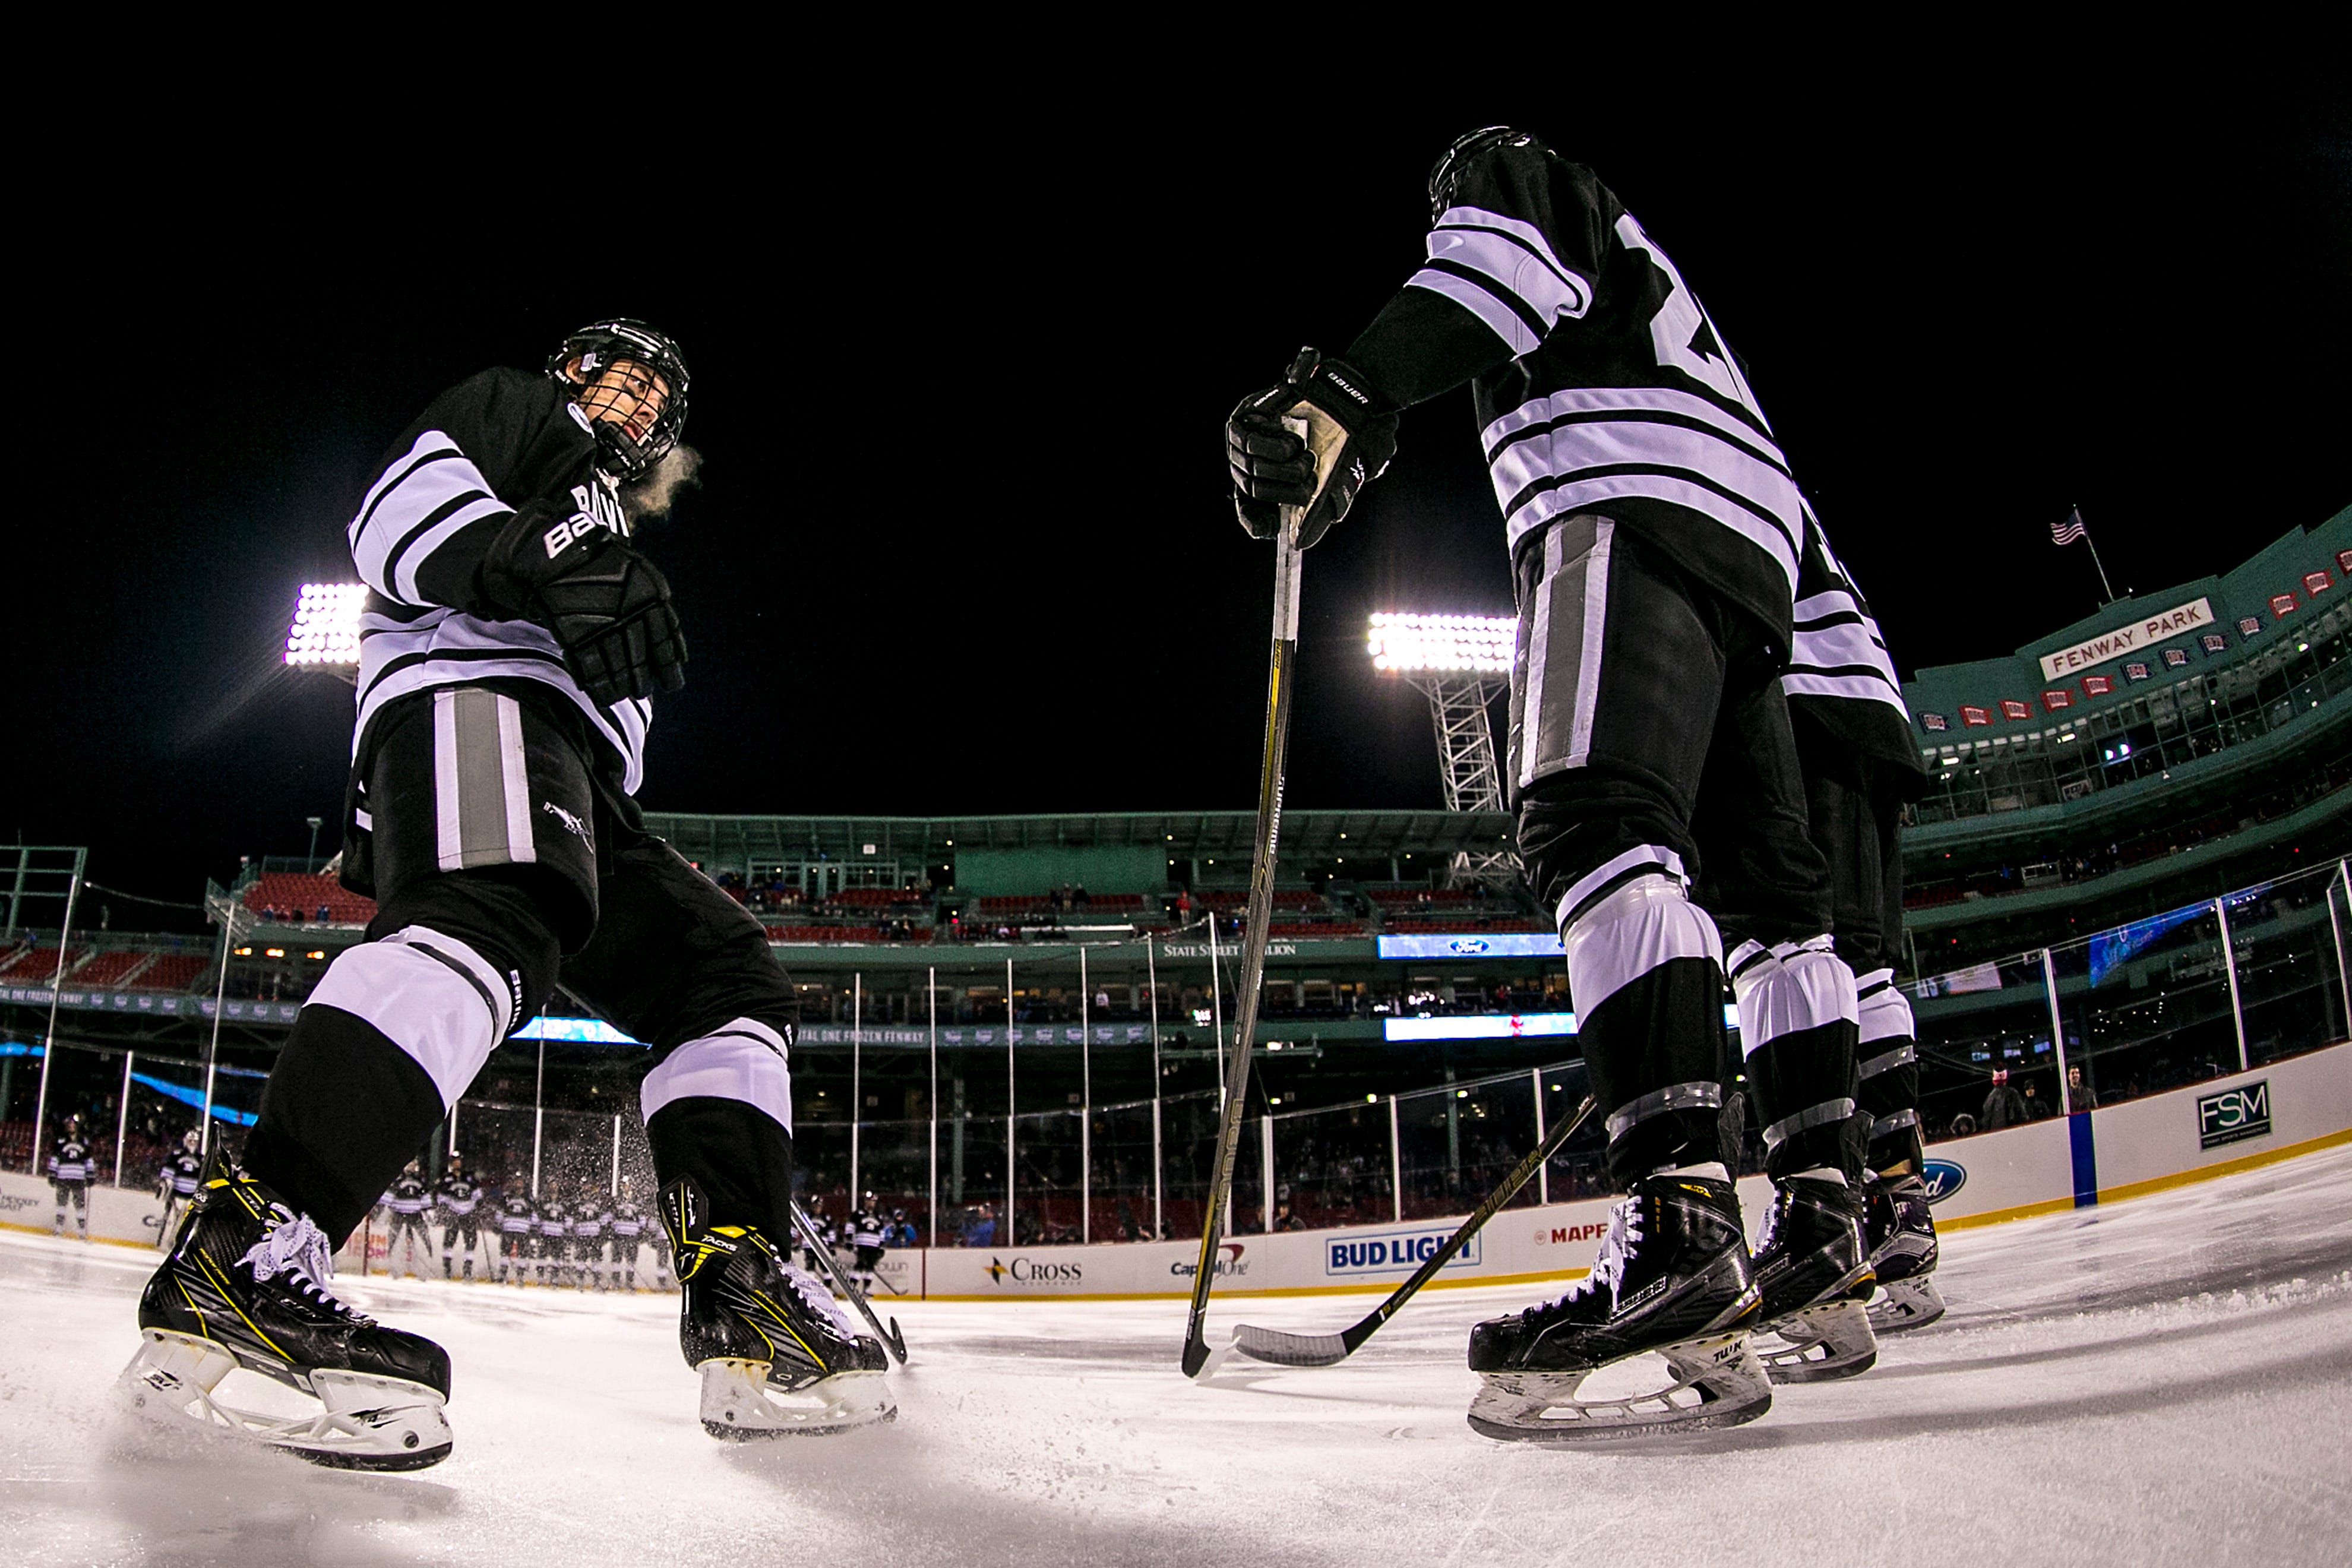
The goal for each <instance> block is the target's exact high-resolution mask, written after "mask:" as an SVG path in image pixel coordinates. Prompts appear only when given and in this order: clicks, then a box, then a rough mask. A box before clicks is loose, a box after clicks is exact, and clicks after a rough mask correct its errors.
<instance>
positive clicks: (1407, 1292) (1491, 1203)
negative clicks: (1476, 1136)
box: [1234, 1094, 1592, 1366]
mask: <svg viewBox="0 0 2352 1568" xmlns="http://www.w3.org/2000/svg"><path fill="white" fill-rule="evenodd" d="M1591 1114H1592V1097H1591V1095H1589V1094H1588V1095H1586V1096H1585V1097H1584V1103H1583V1104H1581V1105H1580V1106H1578V1107H1577V1108H1576V1114H1575V1115H1573V1116H1571V1117H1570V1118H1569V1119H1568V1120H1567V1121H1563V1122H1561V1123H1560V1124H1559V1125H1558V1126H1557V1127H1554V1128H1553V1129H1552V1130H1551V1131H1549V1132H1547V1133H1545V1134H1544V1137H1543V1142H1540V1143H1538V1144H1537V1145H1536V1147H1535V1152H1533V1153H1531V1154H1529V1155H1528V1157H1527V1158H1526V1159H1524V1160H1522V1161H1520V1162H1519V1163H1517V1165H1515V1166H1513V1167H1512V1168H1511V1173H1510V1174H1509V1175H1507V1176H1505V1177H1504V1178H1503V1181H1502V1184H1501V1185H1500V1186H1497V1187H1496V1189H1495V1190H1494V1191H1493V1192H1491V1193H1488V1194H1486V1202H1485V1203H1482V1204H1480V1205H1478V1206H1477V1208H1476V1209H1475V1210H1473V1211H1472V1213H1471V1215H1470V1217H1469V1218H1468V1219H1465V1220H1464V1221H1463V1222H1462V1224H1461V1226H1459V1227H1458V1228H1456V1229H1455V1231H1454V1234H1453V1235H1452V1236H1449V1237H1446V1238H1445V1245H1444V1247H1439V1248H1438V1249H1437V1250H1436V1251H1435V1252H1433V1253H1431V1254H1430V1255H1429V1256H1428V1257H1427V1258H1423V1260H1422V1265H1421V1267H1420V1268H1416V1269H1414V1270H1413V1271H1412V1279H1408V1280H1406V1281H1405V1282H1404V1283H1403V1284H1402V1285H1400V1286H1398V1287H1397V1288H1396V1289H1394V1290H1393V1291H1391V1292H1390V1294H1389V1299H1388V1300H1385V1301H1382V1302H1381V1304H1380V1305H1379V1306H1377V1307H1375V1308H1373V1309H1372V1310H1370V1312H1369V1313H1367V1314H1365V1316H1364V1317H1363V1318H1362V1319H1360V1321H1358V1322H1357V1323H1356V1324H1355V1325H1354V1326H1353V1327H1351V1328H1346V1329H1342V1330H1340V1331H1339V1332H1338V1333H1336V1334H1293V1333H1286V1332H1285V1331H1282V1330H1280V1329H1261V1328H1259V1327H1258V1326H1257V1325H1256V1324H1255V1323H1241V1324H1237V1325H1235V1327H1234V1349H1235V1350H1237V1351H1239V1352H1242V1354H1244V1355H1245V1356H1249V1357H1251V1358H1252V1359H1254V1360H1256V1361H1265V1362H1272V1363H1274V1364H1275V1365H1276V1366H1336V1365H1338V1364H1339V1363H1341V1362H1343V1361H1345V1360H1347V1359H1348V1358H1349V1356H1351V1355H1353V1354H1355V1353H1356V1352H1357V1351H1358V1350H1360V1349H1361V1348H1362V1346H1363V1343H1364V1342H1365V1341H1366V1340H1369V1339H1370V1338H1371V1337H1372V1335H1373V1334H1375V1333H1377V1332H1378V1331H1380V1326H1381V1324H1382V1323H1385V1322H1387V1321H1389V1320H1390V1319H1391V1318H1392V1317H1394V1316H1396V1312H1397V1309H1398V1308H1400V1307H1402V1306H1403V1305H1404V1304H1405V1303H1406V1302H1407V1301H1410V1300H1412V1298H1413V1293H1414V1292H1415V1291H1417V1290H1419V1289H1421V1288H1422V1287H1423V1285H1426V1284H1428V1283H1429V1282H1430V1281H1431V1280H1432V1279H1435V1278H1437V1271H1438V1270H1439V1269H1441V1268H1444V1267H1445V1266H1446V1265H1447V1264H1449V1263H1451V1262H1453V1261H1454V1254H1455V1253H1457V1252H1460V1251H1461V1250H1462V1248H1463V1247H1465V1245H1466V1244H1467V1243H1468V1242H1469V1240H1470V1238H1471V1237H1474V1236H1475V1235H1477V1234H1478V1229H1479V1227H1480V1226H1484V1225H1485V1224H1486V1222H1487V1221H1488V1220H1490V1219H1492V1218H1494V1217H1495V1213H1496V1210H1498V1209H1500V1208H1501V1207H1502V1206H1503V1205H1505V1204H1507V1203H1509V1202H1510V1201H1511V1198H1512V1195H1513V1194H1516V1193H1517V1191H1518V1190H1519V1189H1520V1188H1521V1187H1524V1186H1526V1185H1527V1184H1528V1178H1529V1177H1530V1176H1533V1175H1534V1174H1535V1173H1536V1172H1537V1171H1538V1170H1540V1169H1541V1168H1542V1166H1543V1163H1544V1162H1545V1161H1547V1160H1549V1159H1550V1158H1551V1157H1552V1155H1553V1154H1555V1153H1557V1152H1559V1146H1560V1145H1561V1144H1563V1143H1565V1142H1568V1139H1569V1134H1570V1133H1572V1132H1574V1131H1576V1130H1577V1129H1578V1128H1580V1127H1581V1126H1583V1125H1584V1119H1585V1118H1586V1117H1588V1116H1590V1115H1591Z"/></svg>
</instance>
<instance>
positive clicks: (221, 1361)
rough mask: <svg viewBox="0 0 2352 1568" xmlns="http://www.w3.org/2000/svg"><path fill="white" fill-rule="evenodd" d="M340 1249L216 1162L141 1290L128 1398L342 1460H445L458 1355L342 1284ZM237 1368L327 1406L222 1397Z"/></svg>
mask: <svg viewBox="0 0 2352 1568" xmlns="http://www.w3.org/2000/svg"><path fill="white" fill-rule="evenodd" d="M332 1252H333V1247H332V1244H331V1242H330V1241H329V1240H328V1239H327V1237H325V1236H324V1235H322V1234H321V1233H320V1230H319V1228H318V1227H317V1226H314V1225H312V1224H311V1223H310V1218H309V1216H308V1215H298V1214H295V1213H293V1212H292V1211H291V1210H290V1209H289V1208H288V1207H287V1205H284V1204H283V1203H280V1202H278V1200H277V1197H276V1195H275V1194H272V1193H271V1192H270V1191H269V1190H268V1188H266V1187H264V1186H262V1185H261V1184H259V1183H257V1182H256V1181H254V1180H252V1179H251V1178H250V1177H248V1176H247V1175H245V1174H244V1173H241V1172H237V1171H235V1170H233V1169H230V1168H228V1167H226V1166H225V1165H222V1164H219V1163H215V1165H214V1166H213V1167H212V1168H211V1169H209V1170H207V1171H206V1172H205V1183H204V1185H203V1186H202V1188H201V1189H200V1190H199V1191H198V1194H197V1195H196V1198H195V1200H194V1203H193V1204H191V1205H190V1206H189V1210H188V1214H187V1217H186V1218H185V1219H184V1220H183V1221H182V1222H181V1225H180V1231H179V1235H178V1237H177V1240H176V1242H175V1243H174V1245H173V1248H172V1251H171V1255H170V1256H169V1257H168V1258H165V1259H164V1261H163V1266H162V1267H161V1268H158V1269H156V1270H155V1273H154V1275H153V1276H152V1278H151V1279H149V1280H148V1281H147V1289H146V1290H145V1292H144V1293H143V1294H142V1296H141V1297H140V1299H139V1331H140V1340H141V1343H140V1347H139V1352H138V1354H136V1355H135V1356H133V1357H132V1358H131V1364H130V1365H129V1366H128V1367H127V1368H125V1369H124V1371H123V1373H122V1378H121V1390H122V1394H123V1396H124V1398H125V1400H126V1401H127V1402H128V1404H129V1405H130V1406H131V1409H132V1410H133V1411H134V1412H135V1413H136V1414H138V1415H141V1416H142V1417H143V1418H146V1419H149V1420H152V1421H156V1422H158V1423H161V1424H164V1425H174V1426H193V1427H195V1428H197V1429H201V1430H205V1431H210V1432H217V1433H220V1434H223V1435H225V1436H234V1437H236V1438H239V1439H242V1440H247V1441H252V1442H258V1443H262V1444H266V1445H268V1446H269V1447H277V1448H283V1449H285V1450H286V1451H288V1452H289V1453H292V1454H296V1455H299V1457H301V1458H305V1459H309V1460H310V1461H311V1462H312V1463H314V1464H320V1465H331V1466H335V1467H337V1468H345V1469H362V1470H415V1469H422V1468H425V1466H427V1465H434V1464H438V1463H439V1462H440V1461H441V1460H443V1459H445V1458H447V1457H448V1454H449V1446H450V1436H449V1423H448V1420H447V1418H446V1417H445V1416H444V1415H442V1406H443V1405H444V1404H445V1403H446V1401H447V1399H448V1397H449V1358H448V1355H447V1354H446V1352H444V1351H443V1350H442V1349H441V1347H440V1346H439V1345H436V1344H435V1343H434V1342H432V1341H430V1340H428V1339H425V1338H424V1337H422V1336H421V1335H417V1334H411V1333H404V1332H403V1331H400V1330H397V1329H387V1328H383V1327H382V1326H380V1325H379V1324H377V1323H376V1322H375V1321H374V1320H373V1319H371V1318H367V1317H364V1316H362V1314H360V1313H358V1312H355V1311H353V1310H352V1309H351V1308H349V1307H347V1306H345V1305H344V1304H343V1303H342V1302H341V1301H339V1300H336V1299H335V1298H334V1297H333V1296H332V1295H331V1294H330V1293H329V1292H328V1290H327V1288H326V1281H327V1279H329V1278H330V1277H331V1273H332V1269H333V1263H332ZM239 1368H244V1369H245V1370H247V1371H249V1372H257V1373H261V1374H262V1375H263V1376H265V1377H268V1378H271V1379H274V1380H275V1381H277V1382H278V1383H282V1384H285V1385H286V1386H288V1387H289V1388H292V1389H295V1390H297V1391H298V1392H299V1393H302V1394H309V1395H310V1396H311V1397H313V1398H315V1399H316V1400H318V1402H319V1408H318V1409H317V1411H315V1412H313V1413H310V1414H308V1415H293V1416H279V1415H263V1414H259V1413H257V1412H252V1411H246V1410H240V1409H238V1408H236V1406H234V1405H228V1404H226V1403H225V1402H223V1401H222V1400H221V1399H220V1398H218V1397H216V1391H217V1390H218V1389H219V1387H220V1384H221V1382H222V1380H223V1379H224V1378H226V1377H227V1376H228V1374H229V1373H232V1372H235V1371H236V1370H237V1369H239Z"/></svg>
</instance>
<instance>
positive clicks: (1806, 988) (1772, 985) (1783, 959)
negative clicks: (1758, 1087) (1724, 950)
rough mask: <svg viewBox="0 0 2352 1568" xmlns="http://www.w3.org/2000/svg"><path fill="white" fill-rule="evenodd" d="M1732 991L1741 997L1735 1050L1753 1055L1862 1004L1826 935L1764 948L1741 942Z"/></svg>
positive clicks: (1855, 1014)
mask: <svg viewBox="0 0 2352 1568" xmlns="http://www.w3.org/2000/svg"><path fill="white" fill-rule="evenodd" d="M1731 989H1732V991H1733V993H1734V994H1736V995H1737V996H1738V999H1739V1051H1740V1055H1741V1056H1743V1057H1752V1056H1754V1055H1755V1054H1756V1053H1757V1052H1758V1051H1760V1050H1762V1049H1763V1048H1764V1047H1766V1046H1768V1045H1769V1044H1770V1043H1771V1042H1772V1041H1774V1040H1777V1039H1779V1038H1780V1037H1781V1036H1783V1035H1793V1034H1795V1033H1797V1032H1798V1031H1800V1030H1802V1029H1812V1028H1818V1027H1820V1026H1822V1025H1823V1024H1828V1023H1833V1022H1837V1021H1839V1020H1843V1021H1844V1022H1846V1023H1849V1024H1852V1023H1855V1022H1857V1020H1858V1018H1859V1016H1860V1011H1861V1005H1860V1003H1859V1001H1858V1000H1857V999H1856V997H1855V994H1854V984H1853V970H1852V969H1850V968H1848V967H1847V966H1846V962H1845V960H1843V959H1842V958H1840V957H1839V956H1838V955H1837V954H1836V953H1835V952H1832V946H1831V941H1830V939H1829V938H1828V937H1826V936H1817V937H1813V938H1811V940H1809V941H1806V942H1781V943H1780V944H1778V945H1776V946H1773V947H1769V948H1767V947H1765V946H1763V945H1762V944H1761V943H1759V942H1742V943H1740V945H1739V949H1738V952H1734V953H1733V954H1732V963H1731Z"/></svg>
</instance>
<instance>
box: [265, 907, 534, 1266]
mask: <svg viewBox="0 0 2352 1568" xmlns="http://www.w3.org/2000/svg"><path fill="white" fill-rule="evenodd" d="M524 1001H525V998H524V995H523V984H522V980H521V977H520V972H519V971H517V970H516V969H514V968H513V967H512V966H506V967H503V968H502V967H501V966H499V965H498V964H496V963H492V962H490V961H489V960H488V958H486V957H485V956H484V955H483V954H481V953H480V952H477V951H475V949H473V948H472V947H469V946H467V944H466V943H465V942H459V941H458V940H457V939H456V938H454V937H451V936H447V935H446V934H444V933H442V932H439V931H433V930H431V929H430V928H428V927H425V926H414V925H412V926H407V927H404V928H403V929H401V930H399V931H394V932H393V933H392V934H391V935H389V936H387V937H384V938H383V939H382V940H380V941H375V942H364V943H362V944H361V945H360V946H358V947H354V948H350V949H347V950H346V951H345V952H343V953H342V954H341V956H340V957H338V958H337V959H336V960H335V961H334V963H332V964H331V965H330V966H329V967H328V970H327V973H326V976H325V978H323V979H321V980H320V982H319V984H318V988H317V989H316V990H314V991H312V992H311V994H310V999H309V1001H307V1002H305V1003H304V1004H303V1006H302V1012H301V1015H300V1016H299V1018H297V1019H296V1021H295V1025H294V1030H293V1033H292V1034H291V1035H290V1036H289V1037H288V1039H287V1042H286V1048H285V1049H284V1050H283V1051H282V1052H281V1053H280V1054H279V1056H278V1066H277V1067H276V1068H275V1069H273V1070H272V1071H271V1073H270V1075H269V1082H268V1087H267V1088H265V1089H263V1091H262V1099H261V1113H260V1117H259V1119H258V1121H257V1123H256V1125H255V1127H254V1130H253V1132H252V1135H251V1136H250V1137H249V1138H248V1139H247V1142H246V1147H245V1165H246V1168H247V1170H248V1171H250V1172H251V1173H253V1174H254V1175H255V1176H256V1177H257V1178H259V1179H260V1181H261V1182H262V1183H263V1184H265V1185H267V1186H269V1187H272V1188H275V1189H276V1190H277V1191H278V1193H279V1194H282V1195H283V1196H284V1197H285V1199H286V1201H287V1202H288V1203H289V1204H291V1205H297V1207H298V1208H299V1212H301V1213H305V1214H308V1215H310V1217H311V1219H312V1220H313V1221H314V1222H315V1223H316V1224H317V1225H318V1226H319V1227H320V1229H321V1230H322V1231H324V1232H325V1233H326V1234H327V1236H328V1237H330V1238H331V1239H333V1240H335V1241H336V1242H338V1243H340V1242H341V1240H342V1238H343V1237H348V1236H349V1235H350V1234H351V1233H352V1231H353V1230H354V1229H356V1228H357V1227H358V1226H359V1223H360V1221H361V1220H362V1218H364V1217H365V1216H366V1215H367V1212H368V1210H369V1208H370V1207H371V1206H373V1204H374V1203H375V1201H376V1197H377V1194H381V1193H382V1192H383V1190H384V1187H385V1185H386V1184H388V1183H389V1182H390V1181H391V1180H392V1179H393V1178H394V1176H395V1175H397V1174H398V1173H399V1172H400V1168H401V1167H402V1166H403V1165H404V1164H406V1163H408V1161H409V1160H410V1158H412V1157H413V1156H414V1155H415V1153H416V1152H417V1149H418V1147H419V1146H420V1145H421V1144H423V1143H424V1142H425V1138H426V1137H427V1136H428V1135H429V1134H430V1133H431V1132H432V1131H433V1128H434V1126H435V1125H436V1123H437V1122H439V1121H441V1119H442V1118H443V1117H444V1116H445V1115H446V1114H447V1109H448V1107H449V1106H450V1105H451V1104H452V1103H454V1102H455V1101H456V1100H457V1097H458V1096H459V1095H460V1094H462V1093H463V1092H464V1091H465V1089H466V1086H467V1084H469V1083H471V1082H472V1081H473V1079H474V1075H475V1073H477V1072H478V1071H479V1070H480V1068H481V1066H482V1063H483V1062H484V1061H486V1060H488V1058H489V1054H490V1052H491V1050H492V1049H493V1048H495V1047H496V1046H497V1045H498V1043H499V1041H500V1040H501V1039H504V1038H505V1037H506V1033H507V1030H508V1029H509V1027H511V1026H512V1025H513V1024H514V1022H515V1020H516V1019H517V1017H518V1016H520V1014H521V1012H522V1011H523V1007H524Z"/></svg>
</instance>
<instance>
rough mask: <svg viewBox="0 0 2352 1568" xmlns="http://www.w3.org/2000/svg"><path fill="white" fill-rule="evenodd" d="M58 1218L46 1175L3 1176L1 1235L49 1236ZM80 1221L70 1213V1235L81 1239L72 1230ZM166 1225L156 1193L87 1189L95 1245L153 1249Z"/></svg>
mask: <svg viewBox="0 0 2352 1568" xmlns="http://www.w3.org/2000/svg"><path fill="white" fill-rule="evenodd" d="M57 1217H58V1202H57V1198H56V1197H55V1195H54V1194H52V1193H51V1192H50V1189H49V1179H48V1178H47V1176H26V1175H21V1174H19V1173H16V1172H14V1171H0V1230H33V1231H38V1232H40V1233H41V1234H42V1235H44V1236H46V1235H47V1234H48V1233H49V1230H50V1227H51V1226H53V1225H54V1224H55V1223H56V1220H57ZM78 1217H79V1216H78V1215H77V1213H76V1211H74V1210H72V1209H68V1210H67V1211H66V1235H68V1236H69V1237H71V1236H77V1235H79V1234H80V1233H79V1231H78V1230H76V1229H75V1226H74V1221H75V1220H76V1219H77V1218H78ZM162 1224H163V1203H162V1201H161V1200H160V1199H158V1198H157V1197H156V1196H155V1194H154V1193H153V1192H152V1191H142V1190H141V1189H140V1188H137V1187H106V1186H99V1185H96V1184H93V1185H92V1186H91V1187H90V1189H89V1238H90V1239H91V1240H92V1241H104V1242H110V1243H112V1244H113V1245H115V1246H117V1247H147V1248H149V1249H151V1250H152V1249H153V1248H154V1247H155V1237H156V1231H157V1229H158V1227H159V1226H161V1225H162Z"/></svg>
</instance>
